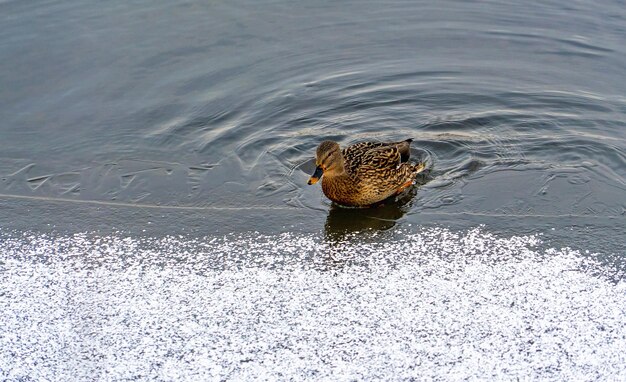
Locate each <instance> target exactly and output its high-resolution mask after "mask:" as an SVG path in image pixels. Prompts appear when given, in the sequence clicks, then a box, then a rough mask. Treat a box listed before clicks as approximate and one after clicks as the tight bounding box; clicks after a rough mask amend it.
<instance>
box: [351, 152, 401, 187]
mask: <svg viewBox="0 0 626 382" xmlns="http://www.w3.org/2000/svg"><path fill="white" fill-rule="evenodd" d="M401 158H402V155H401V153H400V150H399V149H398V147H396V146H381V147H374V148H372V149H369V150H367V151H362V152H360V153H359V155H357V156H354V157H352V159H351V160H350V161H346V162H347V170H348V172H349V173H350V174H352V175H353V176H354V177H355V178H357V179H361V180H363V179H368V178H369V179H381V178H382V179H385V178H388V177H391V176H392V174H393V172H394V171H396V170H397V169H398V167H399V166H400V164H401V163H402V162H401Z"/></svg>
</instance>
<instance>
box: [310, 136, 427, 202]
mask: <svg viewBox="0 0 626 382" xmlns="http://www.w3.org/2000/svg"><path fill="white" fill-rule="evenodd" d="M412 141H413V140H412V139H407V140H406V141H402V142H390V143H381V142H361V143H357V144H354V145H352V146H348V147H347V148H345V149H343V150H341V148H340V147H339V144H338V143H337V142H333V141H324V142H322V143H320V145H319V147H318V148H317V153H316V159H315V165H316V166H317V168H316V169H315V172H314V173H313V175H312V176H311V178H310V179H309V184H315V183H316V182H317V181H318V180H319V178H321V177H322V175H323V176H324V179H322V190H323V191H324V194H325V195H326V196H327V197H328V199H330V200H332V201H333V202H335V203H337V204H340V205H344V206H351V207H367V206H371V205H373V204H376V203H378V202H380V201H383V200H385V199H387V198H388V197H390V196H393V195H397V194H399V193H400V192H402V191H403V190H404V189H405V188H407V187H409V186H410V185H412V184H413V181H414V180H415V176H416V175H417V174H419V173H420V172H422V171H423V170H424V168H425V166H424V164H423V163H421V164H416V165H414V164H411V163H408V162H407V161H408V160H409V156H410V145H411V142H412Z"/></svg>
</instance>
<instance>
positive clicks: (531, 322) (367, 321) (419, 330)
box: [0, 228, 626, 381]
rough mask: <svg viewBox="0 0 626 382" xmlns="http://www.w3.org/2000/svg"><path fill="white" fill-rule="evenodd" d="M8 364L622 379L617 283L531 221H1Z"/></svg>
mask: <svg viewBox="0 0 626 382" xmlns="http://www.w3.org/2000/svg"><path fill="white" fill-rule="evenodd" d="M0 234H1V236H0V271H1V272H0V310H1V311H2V315H1V316H0V377H1V379H3V380H5V379H8V380H25V379H32V380H127V379H159V380H179V381H187V380H227V379H229V380H289V379H292V380H304V379H311V380H407V379H432V378H435V379H445V380H462V379H467V378H484V379H516V378H524V379H538V378H541V379H558V380H589V379H612V380H619V379H621V380H623V379H626V326H625V324H624V322H626V311H625V309H626V283H625V282H624V277H623V275H621V274H619V272H618V274H616V270H615V269H611V267H610V266H609V265H606V261H605V262H602V263H601V262H600V261H598V259H599V257H598V256H597V255H594V254H593V253H591V254H590V253H581V252H578V251H574V250H571V249H568V248H560V249H550V248H545V245H543V244H542V242H541V235H537V236H520V237H499V236H495V235H493V234H490V233H489V232H485V231H484V230H481V229H475V230H471V231H466V232H451V231H449V230H446V229H437V228H430V229H415V230H413V231H411V230H410V229H409V230H407V231H406V232H403V233H401V234H398V235H395V237H394V238H389V237H386V238H384V239H382V238H381V239H380V240H377V238H376V237H370V238H369V240H367V242H365V241H360V240H357V239H353V240H347V241H345V242H343V243H335V244H333V245H331V244H328V243H325V242H324V240H323V239H322V238H320V237H316V236H315V235H305V234H289V233H287V234H281V235H275V236H263V235H259V234H255V233H250V234H246V235H233V236H227V237H219V238H217V237H213V238H212V237H207V238H204V239H201V240H200V239H187V238H184V237H167V238H159V239H146V238H144V239H135V238H130V237H124V236H123V235H122V234H120V235H116V236H108V237H99V236H96V235H90V234H81V235H74V236H65V237H63V236H61V237H54V236H44V235H36V234H28V233H25V234H22V233H15V232H13V233H7V232H3V233H2V232H0Z"/></svg>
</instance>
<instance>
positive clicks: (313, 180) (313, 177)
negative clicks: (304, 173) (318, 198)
mask: <svg viewBox="0 0 626 382" xmlns="http://www.w3.org/2000/svg"><path fill="white" fill-rule="evenodd" d="M322 175H324V170H322V167H321V166H317V167H316V168H315V172H314V173H313V175H311V177H310V178H309V182H308V183H309V184H315V183H317V181H318V180H320V178H321V177H322Z"/></svg>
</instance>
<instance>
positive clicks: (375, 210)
mask: <svg viewBox="0 0 626 382" xmlns="http://www.w3.org/2000/svg"><path fill="white" fill-rule="evenodd" d="M429 180H430V176H429V174H428V171H427V170H425V171H424V172H423V173H422V174H420V175H419V176H418V178H417V179H416V185H415V186H413V187H410V188H408V189H407V190H405V191H404V192H402V193H401V194H400V195H397V196H392V197H390V198H388V199H386V200H384V201H383V202H381V203H379V204H378V205H376V206H373V207H369V208H347V207H342V206H339V205H337V204H335V203H332V204H331V206H330V208H329V210H328V216H327V217H326V224H324V233H325V238H326V240H327V242H328V243H329V244H332V243H339V242H342V241H343V240H344V239H345V238H346V237H348V236H352V235H354V234H359V233H365V232H371V231H386V230H388V229H390V228H392V227H394V226H395V225H396V222H397V221H398V220H399V219H400V218H402V217H403V216H404V214H405V213H407V212H408V211H409V210H410V209H411V206H412V201H413V198H414V197H415V195H416V194H417V193H418V192H419V187H420V186H422V185H424V184H426V183H427V182H428V181H429Z"/></svg>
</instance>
